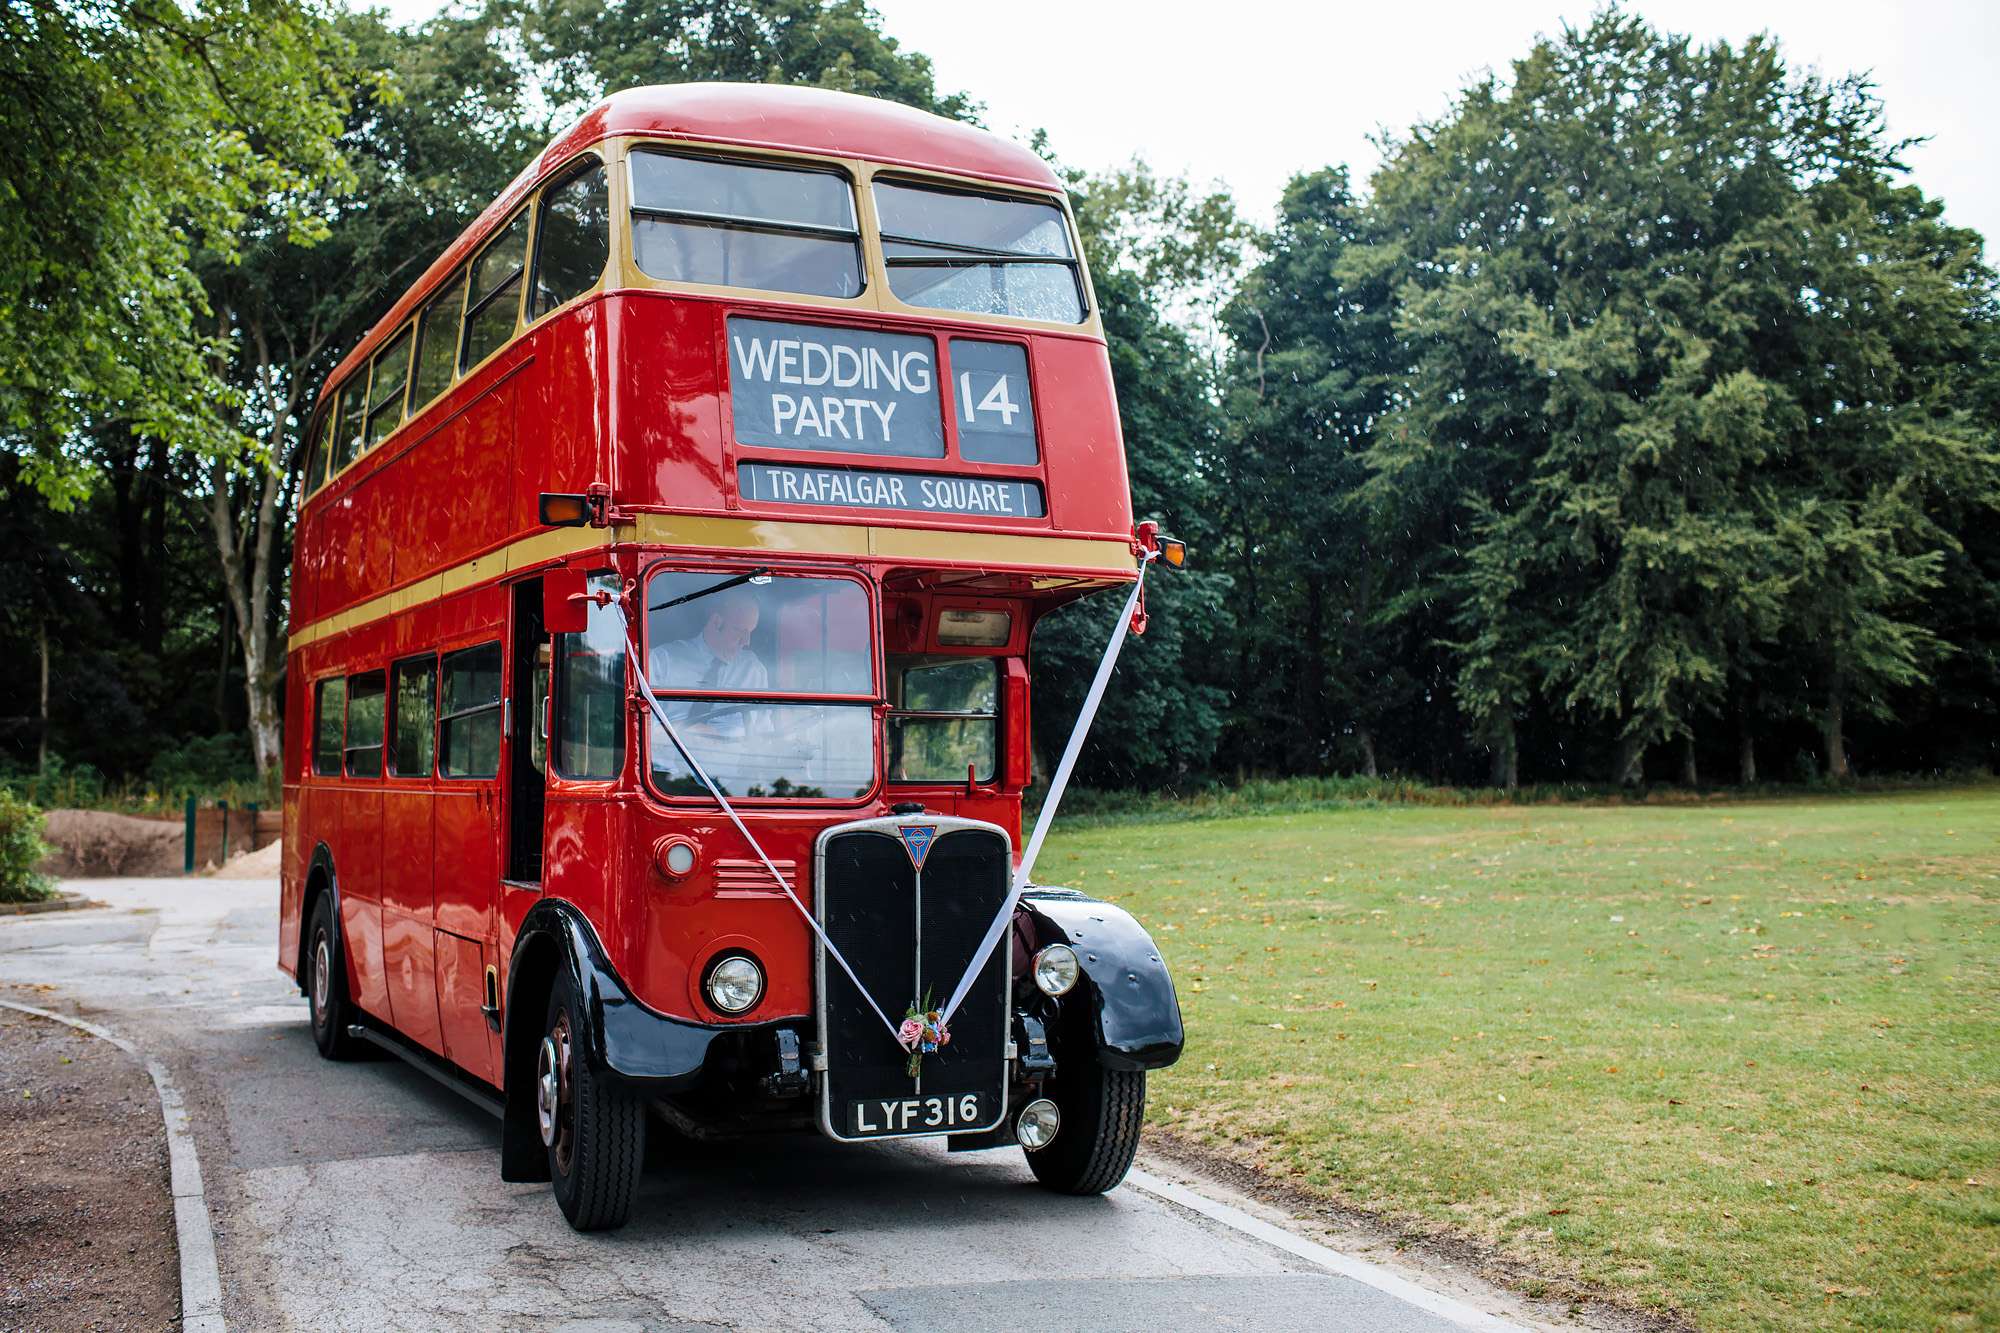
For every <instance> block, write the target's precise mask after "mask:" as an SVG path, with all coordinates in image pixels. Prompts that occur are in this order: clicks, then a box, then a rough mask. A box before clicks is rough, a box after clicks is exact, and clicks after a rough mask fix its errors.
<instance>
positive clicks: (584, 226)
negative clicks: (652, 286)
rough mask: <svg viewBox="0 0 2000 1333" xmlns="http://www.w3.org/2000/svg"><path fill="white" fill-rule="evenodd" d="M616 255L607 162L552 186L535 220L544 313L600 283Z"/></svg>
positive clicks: (538, 292)
mask: <svg viewBox="0 0 2000 1333" xmlns="http://www.w3.org/2000/svg"><path fill="white" fill-rule="evenodd" d="M610 258H611V190H610V185H609V183H608V181H607V178H606V176H605V173H604V166H603V164H602V163H593V164H592V165H591V166H590V167H589V168H588V169H587V170H585V171H582V172H579V173H578V174H576V175H574V176H571V177H570V178H569V179H568V180H566V181H563V182H562V183H561V184H559V185H555V186H552V187H550V189H549V190H548V192H547V193H545V194H544V195H543V196H542V216H541V220H540V221H539V222H538V223H536V225H535V298H534V308H533V310H532V311H530V313H529V318H530V319H540V318H541V317H542V316H543V315H546V314H548V313H549V312H550V311H551V310H554V309H555V308H556V307H557V306H559V305H561V304H562V303H563V302H565V301H569V300H573V299H575V298H576V297H579V296H581V295H583V294H584V293H585V292H587V291H589V290H590V289H591V288H592V287H595V286H596V285H597V279H598V277H599V276H600V275H601V274H602V273H603V272H604V265H605V261H607V260H608V259H610Z"/></svg>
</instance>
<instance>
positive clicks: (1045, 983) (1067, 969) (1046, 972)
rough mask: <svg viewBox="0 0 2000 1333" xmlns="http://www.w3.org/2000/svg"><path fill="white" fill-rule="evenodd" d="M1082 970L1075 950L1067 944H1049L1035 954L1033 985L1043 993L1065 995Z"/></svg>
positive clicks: (1074, 983)
mask: <svg viewBox="0 0 2000 1333" xmlns="http://www.w3.org/2000/svg"><path fill="white" fill-rule="evenodd" d="M1082 972H1083V968H1082V967H1081V966H1080V965H1079V964H1078V963H1077V961H1076V950H1074V949H1072V948H1070V947H1069V946H1068V945H1067V944H1051V945H1049V946H1048V947H1047V948H1045V949H1043V950H1042V951H1041V952H1040V953H1038V954H1036V955H1035V987H1036V989H1038V990H1040V991H1041V993H1042V994H1044V995H1067V994H1068V993H1069V988H1070V987H1071V986H1074V985H1076V979H1077V977H1078V976H1080V975H1081V974H1082Z"/></svg>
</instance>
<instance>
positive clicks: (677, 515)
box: [293, 85, 1133, 643]
mask: <svg viewBox="0 0 2000 1333" xmlns="http://www.w3.org/2000/svg"><path fill="white" fill-rule="evenodd" d="M310 439H311V442H312V447H311V451H310V455H309V460H308V463H307V466H306V468H305V475H304V486H303V490H304V495H305V499H304V512H303V515H302V525H303V526H304V527H306V528H309V529H311V530H312V532H311V540H310V541H309V542H307V543H305V546H306V549H307V550H308V551H309V552H311V553H314V558H313V559H312V560H311V561H308V562H302V563H301V565H300V568H299V569H298V572H297V579H296V584H295V587H294V589H293V630H294V642H295V643H297V642H300V641H301V635H302V634H303V636H304V638H305V639H306V640H307V641H309V640H310V639H311V638H313V637H317V636H318V635H320V634H323V633H327V632H332V631H333V629H334V628H335V626H337V625H339V624H343V623H355V622H357V621H359V620H362V619H365V618H366V616H365V615H356V614H355V612H356V610H357V608H362V609H364V610H365V609H367V608H366V607H365V605H364V604H366V603H369V602H370V601H371V600H379V599H381V598H382V597H384V595H387V594H393V593H394V592H395V591H396V590H399V589H407V588H410V587H412V586H415V585H417V584H419V583H420V581H424V580H433V579H440V578H441V579H442V580H443V581H444V582H447V583H448V582H449V581H450V579H451V578H452V577H453V573H452V571H454V570H458V569H461V568H462V567H463V566H465V565H466V564H467V563H468V562H471V563H474V564H478V563H480V562H482V561H483V562H484V563H485V564H487V565H489V566H490V565H491V564H492V563H493V560H494V558H495V557H496V556H498V557H499V558H500V559H502V560H504V561H507V562H509V563H512V561H513V560H514V558H515V557H514V556H512V555H509V554H508V552H507V548H509V547H510V546H511V545H513V544H515V543H518V542H520V541H522V540H524V539H529V540H534V541H536V542H537V543H538V544H537V545H536V546H535V547H534V548H533V549H534V551H537V552H539V551H542V550H545V549H546V548H547V547H548V546H549V545H550V540H551V539H550V535H549V534H548V533H547V532H546V531H545V530H544V529H543V528H542V525H541V522H540V515H539V514H538V512H537V509H538V500H539V497H540V496H541V495H542V494H544V493H551V492H553V493H576V494H584V495H587V496H589V497H590V500H591V503H592V504H593V506H594V509H593V514H594V516H595V518H596V520H597V521H598V523H599V524H600V525H602V526H604V527H608V528H615V529H618V530H619V531H618V534H617V535H618V536H619V538H620V539H626V540H637V541H641V542H645V543H648V544H661V545H669V546H699V547H713V546H724V547H735V548H739V549H741V548H755V547H760V546H761V547H768V548H771V549H785V550H793V551H810V552H815V553H821V554H826V555H830V556H835V557H841V556H848V557H855V556H876V555H881V556H888V557H907V558H908V559H910V560H911V561H913V562H914V563H917V564H932V563H936V564H938V565H941V566H952V565H965V564H969V563H978V564H980V565H982V566H1016V567H1021V568H1024V569H1033V570H1035V571H1037V577H1039V578H1041V579H1042V580H1043V581H1044V582H1045V583H1049V582H1055V581H1058V580H1060V579H1062V578H1065V577H1067V578H1069V579H1072V580H1074V579H1083V580H1086V581H1089V582H1091V583H1095V582H1098V581H1101V580H1103V579H1105V578H1110V579H1120V578H1128V577H1129V576H1130V571H1131V569H1132V568H1133V561H1132V557H1131V552H1130V549H1129V542H1130V535H1131V530H1132V515H1131V513H1130V507H1129V501H1128V499H1127V489H1126V485H1125V475H1124V454H1123V446H1122V443H1121V441H1120V439H1119V432H1118V422H1117V415H1116V408H1115V405H1114V400H1113V397H1112V391H1111V380H1110V369H1109V363H1108V359H1107V356H1106V352H1105V347H1104V343H1103V337H1102V333H1101V330H1100V327H1099V324H1098V320H1097V315H1096V306H1095V301H1094V297H1093V294H1092V291H1091V287H1090V280H1089V275H1088V273H1087V271H1086V270H1085V267H1084V265H1083V262H1082V257H1081V252H1080V247H1079V245H1078V240H1077V236H1076V233H1075V227H1074V223H1073V220H1072V219H1071V218H1070V216H1069V213H1068V209H1067V205H1066V201H1065V199H1064V196H1063V194H1062V192H1061V184H1060V182H1059V181H1058V180H1057V178H1056V177H1055V175H1054V174H1053V173H1052V172H1051V171H1050V170H1049V168H1048V167H1047V165H1046V164H1045V163H1043V162H1042V161H1041V160H1040V159H1039V158H1036V157H1035V156H1034V155H1033V154H1031V153H1028V152H1026V151H1025V150H1023V149H1020V148H1018V147H1015V146H1013V145H1010V144H1006V143H1004V141H1000V140H997V139H995V138H993V137H992V136H990V135H986V134H984V133H983V132H980V131H976V130H973V129H971V128H969V127H960V126H956V125H953V124H951V123H950V122H945V121H941V120H939V119H938V118H936V117H932V116H927V115H923V114H921V113H918V112H914V111H910V110H908V109H906V108H902V107H897V106H894V105H892V104H888V103H883V102H879V101H875V100H873V99H867V98H858V97H851V96H847V95H844V94H837V93H828V92H822V91H819V90H808V89H771V88H751V87H737V86H730V85H701V86H693V87H685V88H679V87H677V88H647V89H637V90H633V91H631V92H628V93H621V94H618V95H616V96H613V97H611V98H609V99H607V100H606V101H605V102H603V103H602V104H600V105H599V106H598V107H597V108H595V109H594V110H593V111H591V112H590V113H589V114H588V115H586V116H585V117H584V118H583V119H582V120H581V121H580V122H579V123H578V124H577V125H576V126H575V127H574V128H573V129H571V130H570V131H569V132H567V133H566V134H565V135H563V136H562V137H561V138H560V139H558V140H557V141H556V142H555V143H553V144H552V145H551V146H550V147H549V148H548V150H547V151H546V152H544V153H543V154H542V156H541V157H540V158H539V159H538V160H537V162H536V163H535V164H534V165H533V166H532V167H531V168H530V169H529V170H527V171H525V172H523V173H522V175H521V176H520V177H519V178H518V179H517V180H516V181H515V182H514V184H513V185H512V186H510V187H509V189H508V190H507V191H506V192H505V193H504V194H503V195H502V196H501V198H500V199H499V200H497V201H496V202H495V203H494V204H493V206H492V207H491V208H489V209H488V210H487V211H486V212H485V213H484V214H483V215H482V216H481V217H480V218H479V219H478V220H477V221H476V222H475V223H474V224H473V225H472V226H470V227H468V228H467V230H466V232H465V233H464V235H463V236H461V237H460V239H459V240H458V241H457V242H456V243H455V244H454V245H453V246H452V247H450V249H448V250H447V251H446V252H445V254H443V255H442V256H441V257H440V258H439V259H438V260H437V262H436V263H434V264H433V265H432V266H431V267H430V269H429V270H428V271H427V272H426V273H425V275H424V276H423V278H421V279H420V280H419V281H418V282H417V283H416V284H415V285H414V286H413V287H412V288H411V290H410V292H409V293H408V294H406V296H405V297H404V298H403V299H402V300H401V301H399V302H398V303H397V304H396V306H395V307H394V308H392V309H391V311H390V312H389V314H388V315H387V316H386V317H384V319H383V320H381V321H380V322H379V323H378V324H377V326H376V327H375V328H374V329H373V330H372V331H371V332H370V334H369V335H368V336H367V337H366V338H365V339H364V340H363V341H362V343H361V344H360V345H359V346H358V347H357V349H356V350H355V352H354V353H353V354H352V355H351V356H349V357H348V358H347V359H346V360H345V361H344V362H343V363H342V365H341V366H340V367H339V368H338V369H337V370H336V371H335V372H334V374H333V375H332V376H331V377H330V378H329V381H328V388H327V390H326V392H325V393H324V394H323V395H322V402H321V404H320V407H319V408H318V410H317V411H316V413H315V417H314V421H313V425H312V428H311V434H310ZM404 459H409V460H411V461H410V462H409V463H407V464H403V465H401V466H398V464H401V463H402V460H404ZM439 477H450V478H452V484H451V485H450V486H449V487H448V488H443V489H440V488H439V487H438V486H437V485H436V480H437V478H439ZM603 535H610V534H603ZM598 539H600V540H601V539H602V536H600V538H598ZM556 540H557V541H558V542H560V541H569V542H571V543H572V544H574V543H576V542H580V541H581V542H587V541H589V540H591V538H590V537H589V536H588V535H584V536H574V535H572V536H569V537H565V538H557V539H556ZM377 609H379V608H377Z"/></svg>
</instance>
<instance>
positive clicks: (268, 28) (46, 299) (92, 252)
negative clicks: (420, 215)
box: [0, 0, 348, 505]
mask: <svg viewBox="0 0 2000 1333" xmlns="http://www.w3.org/2000/svg"><path fill="white" fill-rule="evenodd" d="M343 54H344V52H343V49H342V47H341V44H340V42H339V41H338V39H337V38H335V37H334V35H333V34H332V32H331V30H330V28H329V25H328V23H327V21H326V18H325V15H324V13H323V12H322V11H321V10H320V9H319V8H318V6H317V4H316V3H294V2H293V0H202V2H201V3H199V4H197V5H195V6H193V7H191V8H183V7H181V6H179V5H175V4H168V3H163V2H162V0H108V2H105V3H89V2H79V0H50V2H47V3H43V2H37V0H10V2H9V3H8V4H6V5H5V6H4V7H0V211H4V212H5V213H6V215H7V217H8V219H9V225H8V226H7V227H6V228H5V229H4V230H0V349H4V351H0V444H4V445H5V447H6V448H8V449H9V450H11V451H13V452H15V453H17V454H19V455H20V456H21V457H22V458H23V460H24V461H25V466H26V470H27V478H28V480H30V481H31V482H32V483H33V484H35V485H37V486H38V487H39V488H41V489H42V490H43V491H44V492H45V493H46V494H48V495H49V496H50V497H51V498H52V499H54V500H55V501H57V502H58V503H59V504H65V505H66V504H68V503H71V502H74V501H75V500H76V499H78V498H80V497H81V495H82V494H83V493H84V491H85V490H86V489H87V487H88V485H89V467H88V464H87V462H86V461H85V460H83V459H80V458H79V457H78V456H77V451H76V447H75V446H76V444H77V434H78V432H79V431H83V430H85V429H101V430H103V431H105V432H107V433H116V432H119V431H130V430H135V429H136V430H139V431H141V432H143V433H146V434H150V435H156V436H160V437H163V438H166V439H168V440H171V441H173V442H174V443H176V444H179V445H184V446H187V447H190V448H195V449H200V450H219V451H224V452H227V451H229V450H230V449H231V448H233V447H234V446H235V445H236V444H237V438H236V436H235V434H234V432H233V430H232V429H231V428H230V424H229V422H228V414H227V408H228V405H229V404H230V403H232V402H233V401H234V395H233V394H232V393H231V392H230V391H229V389H228V387H227V386H226V385H224V384H223V383H222V382H221V380H220V379H219V378H218V376H217V375H216V373H215V367H214V359H213V358H214V352H215V348H216V344H215V342H214V338H215V336H216V335H217V333H218V332H220V331H222V330H218V329H217V327H216V325H215V323H214V322H213V319H212V313H213V312H212V311H211V309H210V307H209V305H208V303H207V301H206V299H205V298H204V295H203V292H202V290H201V286H200V284H199V283H198V281H197V280H196V279H195V277H194V275H193V273H192V271H191V262H192V260H193V258H194V256H195V253H196V248H197V247H198V246H201V247H207V248H208V249H209V250H210V251H212V252H214V253H217V254H221V255H225V256H226V255H231V254H233V253H234V252H235V249H236V239H237V236H238V234H239V232H240V231H241V229H242V228H243V226H244V224H245V220H246V218H247V216H248V215H249V214H250V213H251V212H252V211H253V210H256V209H259V208H266V207H271V206H272V205H273V201H275V206H276V209H277V212H278V216H279V217H280V219H281V221H282V224H283V226H284V227H285V228H286V229H287V230H288V231H289V232H291V233H292V234H293V235H295V236H297V237H298V238H299V239H301V240H304V241H311V240H314V239H317V238H318V237H320V236H322V235H324V228H323V227H322V226H321V225H320V221H319V219H316V218H315V217H313V216H312V215H311V214H310V213H309V212H307V211H305V210H304V209H303V208H302V207H301V206H300V204H301V200H302V198H303V196H304V195H305V194H306V193H307V192H309V191H310V190H311V189H313V188H315V187H318V186H321V185H323V184H329V183H330V184H336V185H337V184H338V183H340V182H343V181H345V180H346V179H348V173H347V168H346V166H345V163H344V162H343V160H342V158H341V156H340V154H339V152H338V150H337V148H336V146H335V143H334V136H335V133H336V131H337V128H338V119H339V114H340V109H341V107H342V106H343V105H344V103H345V97H346V89H345V86H344V84H345V79H344V77H343V74H342V71H341V59H342V56H343Z"/></svg>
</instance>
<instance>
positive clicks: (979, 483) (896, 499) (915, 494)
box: [736, 463, 1048, 518]
mask: <svg viewBox="0 0 2000 1333" xmlns="http://www.w3.org/2000/svg"><path fill="white" fill-rule="evenodd" d="M736 485H737V489H738V490H739V491H740V492H741V493H742V496H743V498H744V499H745V500H750V501H756V502H762V503H765V504H793V505H833V506H839V507H841V508H847V509H899V510H912V511H915V512H917V513H924V514H984V515H986V516H987V517H989V518H1042V517H1044V516H1046V515H1047V513H1048V509H1047V507H1046V506H1045V505H1044V504H1043V502H1042V488H1041V484H1040V483H1038V482H1033V481H1014V480H1012V479H1010V478H1005V477H927V476H922V475H919V474H916V473H909V472H874V471H870V470H868V469H865V468H848V467H800V466H796V465H794V464H789V463H738V464H737V465H736Z"/></svg>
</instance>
